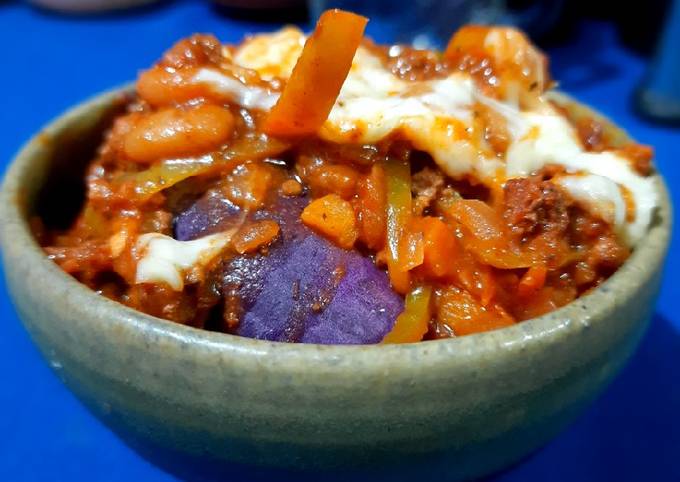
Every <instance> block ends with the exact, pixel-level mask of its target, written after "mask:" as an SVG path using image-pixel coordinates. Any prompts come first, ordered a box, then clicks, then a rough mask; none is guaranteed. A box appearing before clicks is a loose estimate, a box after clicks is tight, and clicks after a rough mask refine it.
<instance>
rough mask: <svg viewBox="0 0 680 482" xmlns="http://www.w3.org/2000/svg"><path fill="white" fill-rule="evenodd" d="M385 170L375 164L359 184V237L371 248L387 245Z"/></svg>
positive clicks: (378, 248) (377, 248)
mask: <svg viewBox="0 0 680 482" xmlns="http://www.w3.org/2000/svg"><path fill="white" fill-rule="evenodd" d="M386 197H387V187H386V185H385V170H384V169H383V167H382V166H381V165H380V164H374V165H373V167H372V168H371V173H370V174H369V175H368V176H366V177H364V178H362V179H360V180H359V182H358V184H357V198H358V218H359V239H360V240H361V241H362V242H363V243H364V244H365V245H366V246H367V247H368V248H370V249H373V250H376V251H377V250H380V249H382V248H383V246H385V206H386V204H387V199H386Z"/></svg>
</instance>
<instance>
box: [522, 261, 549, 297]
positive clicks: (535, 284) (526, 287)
mask: <svg viewBox="0 0 680 482" xmlns="http://www.w3.org/2000/svg"><path fill="white" fill-rule="evenodd" d="M547 274H548V269H547V268H546V267H545V266H532V267H531V268H529V269H528V270H527V272H526V273H524V276H522V279H520V281H519V285H517V294H518V295H519V296H520V297H521V298H529V297H530V296H532V295H534V294H536V293H537V292H538V291H539V290H540V289H541V288H543V286H544V285H545V278H546V275H547Z"/></svg>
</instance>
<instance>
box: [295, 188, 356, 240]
mask: <svg viewBox="0 0 680 482" xmlns="http://www.w3.org/2000/svg"><path fill="white" fill-rule="evenodd" d="M300 218H301V219H302V222H303V223H305V224H306V225H307V226H309V227H310V228H312V229H314V230H315V231H317V232H319V233H320V234H322V235H323V236H326V237H327V238H329V239H330V240H331V241H333V242H334V243H335V244H337V245H338V246H340V247H341V248H345V249H351V248H352V246H354V242H355V241H356V240H357V237H358V236H359V231H358V229H357V226H356V218H355V216H354V209H353V208H352V205H351V204H350V202H349V201H345V200H344V199H342V198H341V197H340V196H338V195H337V194H328V195H327V196H324V197H321V198H319V199H315V200H314V201H312V202H311V203H309V204H308V205H307V207H306V208H305V209H304V211H302V215H301V216H300Z"/></svg>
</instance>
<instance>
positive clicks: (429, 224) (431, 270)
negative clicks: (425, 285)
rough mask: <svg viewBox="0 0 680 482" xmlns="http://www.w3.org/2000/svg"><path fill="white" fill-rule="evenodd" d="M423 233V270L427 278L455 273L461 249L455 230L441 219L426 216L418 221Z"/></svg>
mask: <svg viewBox="0 0 680 482" xmlns="http://www.w3.org/2000/svg"><path fill="white" fill-rule="evenodd" d="M417 224H418V226H419V228H420V229H421V230H422V232H423V248H424V257H423V270H424V272H425V275H426V276H429V277H433V278H442V277H446V276H449V275H451V274H453V273H454V271H455V266H456V265H455V259H456V258H457V257H458V255H459V247H458V243H457V242H456V238H455V234H454V232H453V230H452V229H451V228H450V227H449V226H447V225H446V223H444V221H442V220H441V219H439V218H435V217H432V216H426V217H423V218H420V219H419V220H418V223H417Z"/></svg>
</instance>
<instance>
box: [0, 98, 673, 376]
mask: <svg viewBox="0 0 680 482" xmlns="http://www.w3.org/2000/svg"><path fill="white" fill-rule="evenodd" d="M129 91H130V84H126V85H124V86H122V87H117V88H113V89H111V90H108V91H105V92H103V93H99V94H96V95H94V96H92V97H90V98H89V99H87V100H86V101H84V102H82V103H79V104H77V105H76V106H74V107H72V108H70V109H69V110H67V111H66V112H64V113H62V114H60V115H59V116H57V117H56V118H54V119H53V120H52V121H50V122H48V123H47V124H46V126H44V127H43V128H42V129H41V130H39V131H38V133H37V134H35V135H34V136H33V137H31V138H30V139H29V140H28V141H26V143H25V144H24V145H23V146H22V147H21V148H20V150H19V151H18V153H17V154H16V155H15V157H14V158H13V160H12V161H11V162H10V164H9V166H8V168H7V170H6V172H5V176H4V180H3V183H2V186H1V187H0V219H3V223H4V224H5V226H6V227H7V228H5V229H3V230H0V248H1V250H0V251H2V252H5V251H6V250H7V245H8V243H13V244H18V245H19V246H20V248H19V249H20V250H21V251H22V263H30V264H33V265H34V266H35V269H39V270H42V271H41V272H42V275H43V276H45V277H46V278H45V281H46V282H48V283H52V284H55V283H60V284H62V285H63V286H64V288H65V289H68V291H69V292H70V293H72V294H73V295H74V296H75V297H76V298H77V299H78V300H82V305H80V306H82V309H83V310H85V311H87V310H100V311H101V312H106V313H111V312H113V313H114V314H115V316H114V317H107V322H109V323H111V328H113V326H114V325H121V324H122V325H123V326H124V327H126V328H129V329H131V330H142V331H144V332H151V333H153V334H154V335H155V336H157V337H164V338H166V339H167V340H173V341H175V342H178V343H181V344H182V345H185V344H187V343H190V344H195V345H196V346H201V347H203V348H204V349H208V350H210V351H218V352H232V353H243V354H245V353H249V354H255V355H258V356H265V355H271V354H276V355H278V356H279V357H283V358H286V357H293V358H297V357H304V358H308V357H313V358H316V359H324V360H328V359H334V358H337V359H338V360H340V359H344V358H345V357H348V356H349V357H361V358H362V359H363V360H364V361H366V362H367V363H375V362H376V361H380V362H388V363H391V362H394V363H397V364H403V363H404V360H405V357H404V355H405V354H406V353H409V357H410V356H412V355H415V354H416V353H415V352H417V354H418V355H420V356H427V355H428V353H434V352H437V353H446V355H447V356H454V357H458V356H467V355H470V354H473V353H475V354H477V355H479V356H483V355H484V354H485V353H488V352H490V351H497V350H499V349H503V350H506V351H515V350H524V349H525V348H526V347H527V346H528V345H531V344H534V343H542V342H548V341H557V340H558V339H559V338H561V337H565V336H569V334H572V333H575V332H578V331H580V330H582V329H583V328H584V327H588V326H589V325H591V324H592V323H598V322H607V320H606V313H607V311H608V310H610V308H611V305H612V303H614V302H615V298H616V297H612V296H611V292H613V291H615V290H616V291H617V292H618V294H619V296H620V297H622V298H623V299H628V298H629V297H631V296H634V294H635V292H636V291H637V290H638V289H639V287H640V286H641V285H642V284H643V282H644V280H646V279H647V278H648V276H647V277H645V276H640V273H641V272H643V273H644V272H649V270H650V269H652V268H654V269H656V268H655V267H658V268H659V269H661V267H662V263H663V259H664V258H665V253H666V251H667V249H668V245H669V242H670V233H671V227H672V207H671V201H670V197H669V194H668V190H667V188H666V185H665V182H664V180H663V178H662V177H661V175H660V174H659V173H658V171H655V173H654V174H653V175H652V176H653V179H654V184H655V186H656V192H657V195H658V207H657V209H656V216H655V221H654V223H653V224H652V226H651V227H650V228H649V231H648V233H647V235H646V237H645V239H643V240H642V241H641V242H640V243H639V244H638V246H637V247H636V248H635V249H634V250H633V252H632V254H631V256H630V258H629V259H628V260H626V262H625V263H624V264H623V265H622V266H621V267H620V268H619V269H618V270H617V271H616V272H615V273H614V274H613V275H612V276H611V277H610V278H609V279H607V280H606V281H605V282H604V283H603V284H602V285H600V286H598V287H597V288H596V289H594V290H593V291H592V292H590V293H588V294H585V295H583V296H581V297H579V298H577V299H575V300H574V301H572V302H571V303H569V304H567V305H565V306H563V307H561V308H558V309H557V310H555V311H552V312H549V313H547V314H545V315H542V316H540V317H537V318H532V319H530V320H525V321H522V322H520V323H517V324H515V325H512V326H509V327H505V328H501V329H497V330H493V331H489V332H483V333H476V334H472V335H466V336H462V337H454V338H447V339H438V340H427V341H420V342H413V343H404V344H371V345H321V344H312V343H289V342H276V341H268V340H260V339H254V338H246V337H241V336H238V335H232V334H228V333H222V332H213V331H208V330H204V329H201V328H195V327H191V326H187V325H182V324H179V323H176V322H172V321H169V320H165V319H162V318H157V317H154V316H151V315H147V314H145V313H143V312H140V311H137V310H134V309H133V308H130V307H127V306H125V305H123V304H121V303H118V302H116V301H113V300H110V299H108V298H106V297H104V296H101V295H98V294H96V293H95V292H94V291H92V290H91V289H90V288H89V287H87V286H86V285H84V284H82V283H80V282H79V281H77V280H76V279H75V278H73V277H72V276H70V275H68V274H67V273H65V272H64V271H63V270H61V269H60V268H59V267H58V266H57V265H56V264H55V263H53V262H52V261H51V260H49V259H48V258H47V256H45V254H44V251H43V250H42V248H41V246H40V245H39V244H38V242H37V241H36V240H35V238H34V236H33V234H32V233H31V230H30V227H29V224H28V221H27V220H26V219H25V217H24V215H23V212H22V202H21V193H22V186H23V182H24V181H25V180H26V179H27V178H28V176H27V173H28V171H30V170H31V167H32V162H33V160H34V159H35V158H36V157H37V156H39V153H40V149H41V145H40V144H41V142H44V141H42V140H41V137H43V136H44V135H47V136H48V137H49V136H51V135H53V134H55V133H57V132H60V131H61V130H63V129H66V128H68V127H69V126H70V125H71V124H73V123H74V121H75V120H77V119H78V118H80V117H82V116H84V115H85V114H87V113H89V112H91V111H95V110H96V109H98V108H101V109H106V108H110V106H112V105H113V104H114V103H115V102H116V101H117V99H120V98H121V97H123V96H124V95H125V94H126V93H127V92H129ZM555 98H556V99H558V100H559V99H563V101H565V102H568V103H574V104H575V106H576V107H577V108H580V109H587V110H588V111H590V112H592V114H593V116H595V117H596V118H598V119H601V120H602V121H604V122H605V123H606V124H607V125H608V126H609V127H610V128H612V129H615V130H616V131H617V132H619V133H621V132H623V133H624V135H627V134H626V133H625V131H623V130H622V129H621V128H619V127H617V126H615V125H614V124H613V123H612V122H611V121H610V120H609V119H607V118H606V117H604V116H603V115H601V114H599V113H597V112H596V111H593V110H592V109H590V108H589V107H587V106H584V105H583V104H579V103H578V102H576V101H574V100H572V99H571V97H569V96H568V95H566V94H563V93H556V94H555ZM4 264H5V267H6V266H7V263H6V262H5V263H4ZM5 269H6V268H5ZM631 277H636V278H633V279H636V280H637V282H633V283H626V280H627V279H631ZM108 318H110V319H108ZM119 327H120V326H119ZM406 363H408V362H406Z"/></svg>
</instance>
